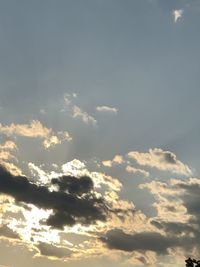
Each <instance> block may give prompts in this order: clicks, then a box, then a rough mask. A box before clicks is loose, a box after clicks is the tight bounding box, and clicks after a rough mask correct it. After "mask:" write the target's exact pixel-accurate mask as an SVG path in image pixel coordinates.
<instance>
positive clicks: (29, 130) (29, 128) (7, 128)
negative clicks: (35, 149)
mask: <svg viewBox="0 0 200 267" xmlns="http://www.w3.org/2000/svg"><path fill="white" fill-rule="evenodd" d="M0 133H1V134H4V135H6V136H24V137H28V138H41V139H44V141H43V145H44V147H45V148H49V147H50V146H54V145H57V144H61V142H62V141H64V140H66V141H70V140H71V139H72V137H71V136H70V135H69V133H68V132H67V131H60V132H58V133H56V135H55V134H54V132H53V130H52V129H51V128H47V127H45V126H43V125H42V123H41V122H40V121H38V120H33V121H31V122H30V123H29V124H15V123H11V124H10V125H2V124H0Z"/></svg>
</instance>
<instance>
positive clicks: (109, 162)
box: [102, 155, 124, 167]
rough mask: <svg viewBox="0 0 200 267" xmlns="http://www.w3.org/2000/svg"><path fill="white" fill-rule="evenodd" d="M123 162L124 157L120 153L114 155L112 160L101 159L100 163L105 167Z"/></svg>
mask: <svg viewBox="0 0 200 267" xmlns="http://www.w3.org/2000/svg"><path fill="white" fill-rule="evenodd" d="M123 163H124V159H123V157H122V156H121V155H115V156H114V158H113V159H112V160H103V161H102V164H103V165H104V166H105V167H112V166H113V165H120V164H123Z"/></svg>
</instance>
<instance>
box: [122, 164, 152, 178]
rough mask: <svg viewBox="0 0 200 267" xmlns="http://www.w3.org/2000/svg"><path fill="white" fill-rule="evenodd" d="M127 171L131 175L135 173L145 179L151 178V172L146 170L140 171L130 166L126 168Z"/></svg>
mask: <svg viewBox="0 0 200 267" xmlns="http://www.w3.org/2000/svg"><path fill="white" fill-rule="evenodd" d="M126 171H127V172H129V173H133V174H141V175H143V176H145V177H148V176H149V172H147V171H145V170H142V169H138V168H134V167H132V166H130V165H128V166H126Z"/></svg>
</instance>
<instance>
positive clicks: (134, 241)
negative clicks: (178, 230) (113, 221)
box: [101, 229, 180, 254]
mask: <svg viewBox="0 0 200 267" xmlns="http://www.w3.org/2000/svg"><path fill="white" fill-rule="evenodd" d="M101 241H102V242H104V243H105V244H106V245H107V247H108V248H110V249H117V250H122V251H127V252H132V251H146V250H150V251H154V252H157V253H158V254H167V249H168V248H171V247H176V246H179V245H180V243H179V240H178V239H177V238H176V237H175V236H174V237H172V236H170V237H167V236H164V235H161V234H159V233H156V232H142V233H135V234H126V233H124V232H123V231H122V230H121V229H113V230H111V231H108V232H107V233H106V236H105V237H102V238H101Z"/></svg>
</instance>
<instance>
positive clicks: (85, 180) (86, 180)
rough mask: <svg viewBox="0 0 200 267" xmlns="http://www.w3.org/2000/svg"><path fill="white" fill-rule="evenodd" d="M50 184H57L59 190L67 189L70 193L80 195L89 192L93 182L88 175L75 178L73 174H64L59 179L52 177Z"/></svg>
mask: <svg viewBox="0 0 200 267" xmlns="http://www.w3.org/2000/svg"><path fill="white" fill-rule="evenodd" d="M51 182H52V184H57V185H58V186H59V189H60V190H61V191H66V190H67V191H68V192H69V193H70V194H77V195H81V194H83V193H89V192H90V191H91V190H92V189H93V182H92V180H91V179H90V177H88V176H82V177H80V178H79V179H77V178H76V177H74V176H64V177H60V178H59V179H57V178H54V179H52V181H51Z"/></svg>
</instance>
